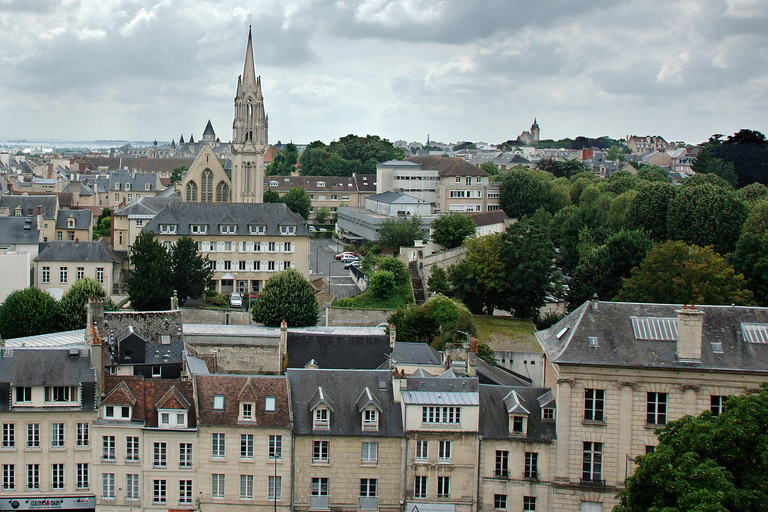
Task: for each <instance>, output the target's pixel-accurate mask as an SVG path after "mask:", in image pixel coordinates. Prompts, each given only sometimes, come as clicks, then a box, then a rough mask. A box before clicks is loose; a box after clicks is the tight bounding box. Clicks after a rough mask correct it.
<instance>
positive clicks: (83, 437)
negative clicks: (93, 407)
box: [77, 423, 91, 446]
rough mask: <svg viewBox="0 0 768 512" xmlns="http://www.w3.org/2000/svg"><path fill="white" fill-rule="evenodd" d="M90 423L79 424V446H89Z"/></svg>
mask: <svg viewBox="0 0 768 512" xmlns="http://www.w3.org/2000/svg"><path fill="white" fill-rule="evenodd" d="M90 442H91V441H90V439H89V425H88V423H78V424H77V446H89V445H90Z"/></svg>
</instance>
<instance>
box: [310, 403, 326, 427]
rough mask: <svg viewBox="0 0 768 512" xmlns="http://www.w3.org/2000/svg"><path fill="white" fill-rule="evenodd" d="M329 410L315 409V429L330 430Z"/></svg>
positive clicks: (323, 408)
mask: <svg viewBox="0 0 768 512" xmlns="http://www.w3.org/2000/svg"><path fill="white" fill-rule="evenodd" d="M329 416H330V415H329V414H328V409H326V408H325V407H318V408H317V409H315V421H314V425H313V428H315V429H319V428H329V426H330V424H329V423H330V422H329V420H328V418H329Z"/></svg>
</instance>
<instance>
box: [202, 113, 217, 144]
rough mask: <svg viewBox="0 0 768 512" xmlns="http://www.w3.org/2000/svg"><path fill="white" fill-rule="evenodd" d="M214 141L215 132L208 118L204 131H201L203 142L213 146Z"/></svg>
mask: <svg viewBox="0 0 768 512" xmlns="http://www.w3.org/2000/svg"><path fill="white" fill-rule="evenodd" d="M215 143H216V132H215V131H213V125H212V124H211V120H210V119H209V120H208V124H207V125H205V131H203V144H208V145H209V146H213V145H215Z"/></svg>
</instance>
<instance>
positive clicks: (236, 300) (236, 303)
mask: <svg viewBox="0 0 768 512" xmlns="http://www.w3.org/2000/svg"><path fill="white" fill-rule="evenodd" d="M229 307H231V308H242V307H243V296H242V295H240V294H239V293H237V292H235V293H233V294H232V295H230V296H229Z"/></svg>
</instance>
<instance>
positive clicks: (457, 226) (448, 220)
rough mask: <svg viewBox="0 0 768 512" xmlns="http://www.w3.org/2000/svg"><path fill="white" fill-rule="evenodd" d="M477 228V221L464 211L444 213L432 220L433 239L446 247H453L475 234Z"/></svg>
mask: <svg viewBox="0 0 768 512" xmlns="http://www.w3.org/2000/svg"><path fill="white" fill-rule="evenodd" d="M476 229H477V225H476V224H475V221H473V220H472V219H471V218H470V217H468V216H467V215H465V214H464V213H461V212H451V213H444V214H443V215H441V216H440V217H438V218H437V219H435V220H434V221H432V241H433V242H435V243H436V244H439V245H441V246H443V247H445V248H446V249H453V248H454V247H459V246H460V245H461V244H462V243H463V242H464V240H465V239H466V238H468V237H470V236H472V235H474V234H475V230H476Z"/></svg>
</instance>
